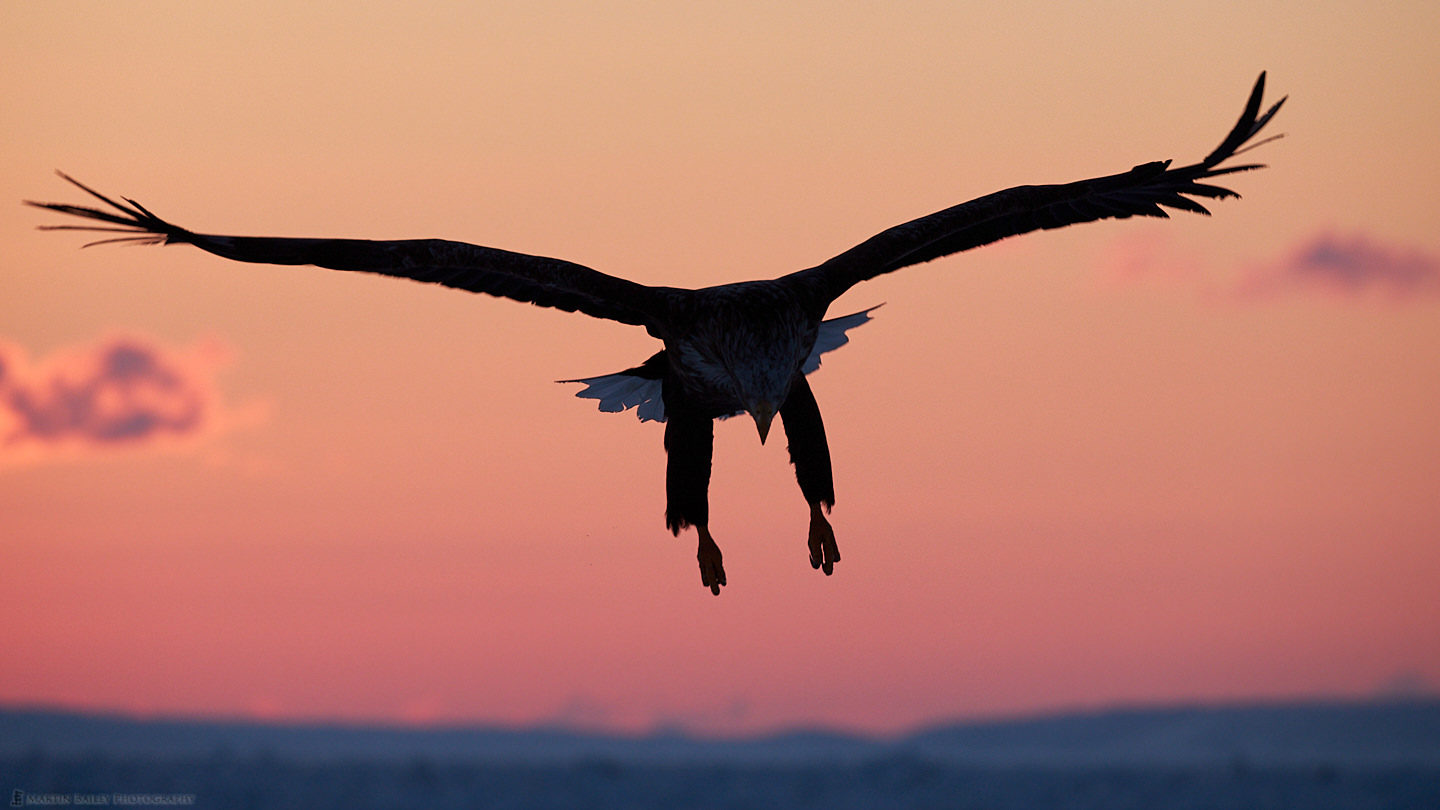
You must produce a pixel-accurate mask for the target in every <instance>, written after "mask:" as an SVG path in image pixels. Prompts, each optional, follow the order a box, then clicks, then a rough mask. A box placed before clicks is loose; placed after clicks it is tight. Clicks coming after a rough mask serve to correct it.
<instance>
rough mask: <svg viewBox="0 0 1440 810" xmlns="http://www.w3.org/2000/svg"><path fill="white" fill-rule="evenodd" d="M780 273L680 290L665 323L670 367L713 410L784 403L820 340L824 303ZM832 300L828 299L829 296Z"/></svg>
mask: <svg viewBox="0 0 1440 810" xmlns="http://www.w3.org/2000/svg"><path fill="white" fill-rule="evenodd" d="M804 292H805V290H804V289H803V288H802V289H797V288H795V287H793V286H791V285H787V284H783V283H781V282H780V281H778V280H763V281H742V282H738V283H734V284H723V285H720V286H718V287H705V288H702V289H699V290H695V291H694V293H693V294H691V295H685V296H681V297H680V298H679V300H678V301H677V303H676V305H675V306H674V308H673V309H672V310H671V314H670V317H669V323H668V324H667V327H666V330H665V337H664V343H665V351H666V354H667V356H668V358H669V365H670V368H669V373H670V374H672V375H674V377H675V378H676V384H677V385H679V386H680V387H682V388H683V389H684V390H685V391H686V400H687V403H688V404H689V405H690V406H691V407H694V408H696V409H697V410H698V411H699V412H700V413H701V414H702V415H704V416H706V417H707V418H716V417H721V416H729V415H731V414H735V413H738V412H740V411H748V412H750V413H752V414H754V413H756V412H757V409H763V408H765V407H767V406H768V408H769V412H770V414H771V415H772V416H773V415H774V413H775V412H776V411H777V410H778V409H779V406H780V404H781V403H783V402H784V401H785V397H786V395H787V394H788V393H789V391H790V386H791V383H792V382H793V381H794V380H795V378H796V377H797V376H798V375H800V373H801V367H802V366H803V365H804V363H805V360H806V358H808V357H809V356H810V352H811V350H812V349H813V348H814V346H815V338H816V335H817V334H818V332H819V329H820V320H821V318H822V317H823V315H824V310H823V309H820V310H819V311H818V312H817V311H816V310H817V309H818V308H817V306H816V305H815V303H814V301H813V300H809V299H811V298H812V297H811V296H807V295H805V294H804ZM827 303H828V302H827Z"/></svg>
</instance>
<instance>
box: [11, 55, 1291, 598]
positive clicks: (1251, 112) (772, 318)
mask: <svg viewBox="0 0 1440 810" xmlns="http://www.w3.org/2000/svg"><path fill="white" fill-rule="evenodd" d="M1264 90H1265V74H1264V73H1261V74H1260V77H1259V79H1257V80H1256V82H1255V86H1254V88H1253V90H1252V91H1251V93H1250V96H1249V99H1248V100H1247V102H1246V104H1245V109H1244V111H1243V112H1242V113H1241V115H1240V120H1239V121H1238V122H1237V123H1236V124H1235V126H1234V127H1233V128H1232V129H1231V130H1230V132H1229V134H1227V135H1226V136H1225V139H1224V140H1223V141H1221V142H1220V145H1219V146H1218V147H1216V148H1215V150H1214V151H1212V152H1211V153H1210V154H1209V155H1207V156H1205V158H1204V159H1203V160H1201V161H1199V162H1197V163H1192V164H1189V165H1187V166H1179V167H1172V166H1171V162H1172V161H1169V160H1163V161H1154V162H1150V163H1142V164H1140V165H1138V166H1135V167H1134V168H1132V169H1130V170H1129V171H1126V172H1121V173H1119V174H1112V175H1108V176H1105V177H1096V178H1091V179H1088V180H1080V181H1077V182H1072V183H1064V184H1055V185H1028V186H1016V187H1014V188H1010V189H1006V190H1004V191H998V192H995V193H993V194H989V195H986V196H983V197H979V198H977V199H974V200H971V201H969V202H966V203H962V204H960V205H956V206H953V207H950V208H946V209H944V210H943V211H937V212H936V213H933V214H930V215H928V216H922V217H920V218H919V219H914V220H911V221H909V222H906V223H904V224H901V225H896V226H895V227H892V228H889V229H887V230H884V231H881V232H880V233H878V234H876V235H875V236H872V237H870V238H869V239H867V240H865V241H864V242H861V243H860V244H858V245H856V246H854V247H852V248H850V249H849V250H846V251H845V252H843V253H840V254H839V255H837V256H835V257H834V258H831V259H829V260H827V261H825V262H822V263H821V264H818V265H816V266H814V267H811V268H809V269H805V270H800V271H797V272H793V273H790V274H788V275H783V276H780V277H779V278H773V279H762V280H755V281H741V282H736V283H732V284H722V285H719V286H714V287H704V288H701V289H687V288H681V287H665V286H647V285H644V284H638V283H635V282H633V281H627V280H626V279H623V278H619V277H616V276H612V275H607V274H605V273H602V272H600V271H597V270H593V269H591V268H589V267H585V266H582V265H579V264H575V263H573V262H568V261H564V260H562V259H553V258H546V257H543V256H533V255H528V254H524V253H514V252H511V251H507V250H501V249H499V248H492V247H481V246H479V245H471V244H466V243H463V242H453V241H448V240H444V239H405V240H394V241H373V240H364V239H302V238H277V237H263V236H262V237H256V236H225V235H220V234H212V233H197V232H194V231H190V230H187V229H185V228H181V227H179V226H178V225H173V224H171V223H170V222H168V221H166V220H164V219H161V218H160V217H158V216H156V215H155V214H153V213H151V212H150V210H149V209H147V208H146V207H145V206H143V205H141V204H140V203H138V202H136V201H134V200H132V199H130V198H128V197H122V198H120V199H119V200H116V199H112V198H111V197H107V196H105V195H103V194H100V193H99V192H97V191H95V190H93V189H91V188H89V187H87V186H85V185H83V184H82V183H80V182H79V181H77V180H75V179H73V178H71V177H69V176H67V175H65V174H64V173H59V174H60V176H61V177H62V178H64V179H65V180H66V181H68V182H70V183H72V184H74V185H75V186H77V187H78V188H80V189H81V190H83V191H84V192H86V193H88V194H89V195H91V196H92V197H94V198H95V199H97V200H99V201H100V202H101V203H103V204H104V207H102V208H95V207H89V206H82V205H69V204H65V203H41V202H33V201H29V200H26V201H24V202H25V203H26V204H27V205H33V206H37V207H39V208H45V209H49V210H50V211H56V212H59V213H62V214H70V215H74V216H77V217H81V218H84V219H85V220H88V222H86V223H85V224H64V225H42V226H40V228H41V229H42V230H78V231H105V232H118V233H120V234H123V235H121V236H115V237H109V238H104V239H100V240H98V241H95V242H91V243H89V244H87V245H86V247H89V246H90V245H95V244H104V243H109V242H129V243H137V244H152V245H162V244H163V245H176V244H183V245H194V246H195V247H197V248H200V249H201V250H204V251H207V252H209V253H213V254H215V255H217V256H221V257H223V258H226V259H233V260H235V261H242V262H258V263H262V264H276V265H313V266H316V267H323V268H329V269H332V270H352V271H358V272H364V273H379V274H382V275H387V276H397V277H401V278H408V279H413V280H416V281H424V282H430V283H433V284H440V285H444V286H446V287H454V288H456V289H461V290H468V291H470V292H476V293H485V294H487V295H492V296H498V297H502V298H509V299H512V300H515V301H523V302H526V303H530V304H534V305H535V306H541V307H554V308H556V309H560V310H564V311H566V312H581V313H584V314H586V315H589V316H591V317H594V318H603V319H606V320H611V321H618V322H620V323H623V324H629V325H632V326H642V327H644V328H645V331H646V332H648V333H649V334H650V335H651V336H652V337H655V338H656V339H658V340H659V341H660V342H661V343H662V344H663V347H662V348H661V349H660V351H658V352H656V353H655V354H654V355H652V356H651V357H649V358H648V359H647V360H645V361H644V362H643V363H641V364H639V365H637V366H634V367H632V368H628V369H625V370H624V371H619V372H616V373H614V374H607V375H601V376H598V377H589V378H584V379H580V380H562V381H561V382H573V383H581V384H583V385H584V386H585V387H584V388H583V389H581V390H580V392H579V393H578V394H577V396H581V397H589V398H593V399H598V400H599V401H600V409H601V410H602V411H611V412H614V411H623V410H626V409H630V408H635V409H636V412H637V414H638V416H639V417H640V418H641V420H653V421H659V422H663V423H664V425H665V438H664V441H665V453H666V472H665V497H666V507H665V525H666V527H667V528H668V529H669V530H670V531H671V532H672V533H673V534H674V535H675V536H677V537H678V536H679V535H680V533H681V532H682V531H683V530H684V529H686V528H689V527H693V528H694V529H695V532H696V534H697V535H698V537H699V543H698V551H697V553H696V557H697V559H698V560H699V563H700V581H701V584H702V585H703V586H704V587H706V588H708V589H709V590H710V591H711V593H713V594H715V595H719V593H720V588H721V587H722V586H724V585H726V576H725V567H724V564H723V557H722V555H721V553H720V547H719V546H718V545H717V544H716V542H715V538H714V537H713V536H712V535H711V533H710V508H709V487H710V465H711V457H712V452H713V437H714V432H713V431H714V421H715V420H716V419H723V418H726V417H729V416H735V415H738V414H740V413H746V414H749V415H750V417H751V418H752V419H753V420H754V422H755V427H756V429H757V430H758V432H759V434H760V442H761V444H764V442H765V439H766V437H767V436H769V434H770V428H771V425H772V423H773V421H774V420H775V417H776V416H779V417H780V422H781V424H782V425H783V426H784V430H785V437H786V440H787V442H788V445H789V447H788V449H789V454H790V461H791V463H792V464H793V465H794V467H795V477H796V480H797V482H798V483H799V485H800V492H801V494H802V495H804V497H805V502H806V504H807V505H808V506H809V509H810V525H809V534H808V537H807V541H806V545H807V547H808V551H809V560H810V565H811V566H812V567H813V568H816V569H820V570H823V571H824V573H825V574H826V575H829V574H831V573H833V572H834V568H835V564H836V563H837V562H839V561H840V551H839V548H838V547H837V545H836V542H835V532H834V530H833V528H832V527H831V525H830V522H829V520H828V519H827V518H826V514H828V513H829V512H830V510H831V508H832V507H833V506H834V504H835V484H834V477H833V474H832V471H831V465H830V449H829V445H828V443H827V442H826V439H825V426H824V423H823V422H822V420H821V418H820V408H819V406H818V405H817V404H816V402H815V395H814V393H813V392H812V391H811V389H810V385H809V383H808V382H806V379H805V377H806V375H807V374H809V373H810V372H812V371H814V370H815V369H816V368H817V367H818V366H819V364H820V355H821V354H823V353H825V352H827V351H831V350H833V349H835V348H837V347H838V346H840V345H842V344H843V343H845V342H846V340H847V337H846V332H847V331H848V330H850V329H852V328H854V327H856V326H859V325H860V324H863V323H865V322H866V321H868V320H869V319H870V313H871V312H872V311H873V308H871V309H868V310H865V311H863V312H857V313H854V314H852V315H847V316H844V317H840V318H832V319H828V320H827V319H826V318H825V316H826V311H827V310H828V309H829V307H830V304H831V302H833V301H834V300H835V299H837V298H839V297H840V295H841V294H842V293H844V292H845V291H847V290H849V289H850V288H851V287H854V286H855V285H856V284H859V283H860V282H862V281H868V280H870V279H873V278H875V277H876V276H880V275H884V274H885V273H889V272H892V271H895V270H899V269H901V268H902V267H909V266H911V265H916V264H921V263H923V262H929V261H931V260H934V259H938V258H940V257H942V256H949V255H950V254H952V253H958V252H960V251H964V250H969V249H971V248H975V247H979V246H981V245H985V244H989V243H991V242H995V241H998V240H1000V239H1004V238H1006V237H1010V236H1017V235H1019V234H1023V233H1028V232H1030V231H1035V230H1041V229H1053V228H1063V227H1066V226H1068V225H1075V224H1078V223H1082V222H1093V221H1096V220H1101V219H1126V218H1129V217H1136V216H1140V217H1162V218H1164V217H1168V214H1167V213H1166V210H1165V209H1167V208H1170V209H1175V210H1178V211H1189V212H1192V213H1196V214H1206V215H1208V214H1209V213H1210V212H1209V211H1208V210H1207V209H1206V208H1205V206H1204V205H1203V204H1201V202H1199V200H1200V199H1209V200H1220V199H1224V198H1227V197H1238V196H1239V195H1238V194H1236V193H1235V192H1234V191H1231V190H1230V189H1228V188H1223V187H1221V186H1218V185H1214V184H1212V183H1210V182H1208V181H1211V180H1213V179H1214V178H1217V177H1221V176H1224V175H1228V174H1235V173H1237V172H1244V171H1250V170H1252V169H1259V168H1263V164H1258V163H1245V164H1239V165H1235V164H1231V165H1227V162H1228V161H1230V159H1231V158H1233V157H1235V156H1236V155H1239V154H1241V153H1242V152H1245V151H1248V150H1250V149H1253V148H1255V147H1257V146H1260V145H1261V144H1263V143H1266V142H1268V141H1270V140H1273V139H1274V138H1278V137H1280V136H1279V135H1275V136H1271V137H1268V138H1265V139H1263V140H1259V141H1256V140H1255V137H1256V135H1257V134H1258V133H1259V132H1260V131H1261V130H1262V129H1263V128H1264V127H1265V125H1266V124H1267V123H1269V121H1270V119H1271V118H1273V117H1274V116H1275V113H1276V112H1278V111H1279V109H1280V106H1281V105H1282V104H1283V103H1284V101H1285V99H1284V98H1282V99H1280V101H1278V102H1276V103H1274V104H1273V105H1271V106H1270V107H1269V108H1268V109H1264V111H1263V112H1262V107H1263V105H1262V97H1263V95H1264Z"/></svg>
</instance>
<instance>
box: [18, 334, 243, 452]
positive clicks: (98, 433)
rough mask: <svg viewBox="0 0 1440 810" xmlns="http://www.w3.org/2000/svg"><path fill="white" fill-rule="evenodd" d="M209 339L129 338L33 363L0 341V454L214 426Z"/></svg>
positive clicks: (128, 441)
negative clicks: (173, 342)
mask: <svg viewBox="0 0 1440 810" xmlns="http://www.w3.org/2000/svg"><path fill="white" fill-rule="evenodd" d="M223 354H224V353H223V351H221V350H220V349H219V347H218V346H216V345H215V344H213V343H212V344H202V345H200V346H197V347H194V348H191V349H184V350H176V349H169V348H166V347H164V346H161V345H159V344H156V343H154V342H151V341H146V340H142V339H139V338H133V337H122V338H112V339H109V340H105V341H101V342H99V343H97V344H96V345H93V346H87V347H82V348H77V349H69V350H65V351H60V352H56V353H55V354H53V355H51V356H50V357H47V358H45V359H43V360H41V361H38V362H34V363H32V362H31V361H30V359H29V358H28V356H27V354H26V352H25V351H24V350H23V349H20V348H18V347H16V346H14V345H11V344H5V343H0V459H5V458H6V457H12V458H13V457H19V456H33V455H34V454H36V452H37V451H39V452H43V451H46V450H51V449H67V450H73V449H77V448H78V449H84V448H104V447H128V446H135V445H141V444H147V443H151V442H156V441H165V440H174V439H180V438H186V437H192V436H196V435H198V434H201V433H203V432H205V431H207V430H210V429H212V428H213V427H215V425H216V423H217V421H218V420H219V417H220V410H221V409H220V400H219V397H218V395H217V393H216V390H215V385H214V371H215V369H216V368H217V367H218V366H219V365H221V364H222V362H223Z"/></svg>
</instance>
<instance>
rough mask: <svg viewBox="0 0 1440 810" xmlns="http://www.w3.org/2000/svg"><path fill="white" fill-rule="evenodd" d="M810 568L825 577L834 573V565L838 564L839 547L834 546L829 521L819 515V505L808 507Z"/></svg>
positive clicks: (833, 531)
mask: <svg viewBox="0 0 1440 810" xmlns="http://www.w3.org/2000/svg"><path fill="white" fill-rule="evenodd" d="M808 543H809V546H810V567H811V568H816V569H821V568H823V569H824V571H825V576H827V577H828V576H830V575H831V574H833V573H835V563H837V562H840V547H839V546H837V545H835V530H834V529H832V528H830V521H828V520H826V519H825V515H823V514H821V512H820V506H819V504H814V505H812V506H811V507H810V538H809V541H808Z"/></svg>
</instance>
